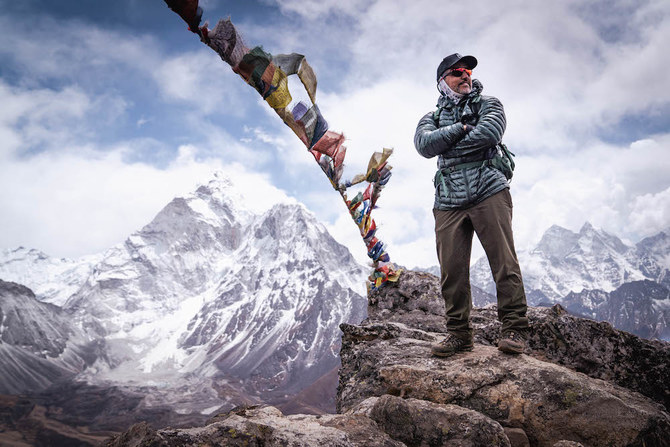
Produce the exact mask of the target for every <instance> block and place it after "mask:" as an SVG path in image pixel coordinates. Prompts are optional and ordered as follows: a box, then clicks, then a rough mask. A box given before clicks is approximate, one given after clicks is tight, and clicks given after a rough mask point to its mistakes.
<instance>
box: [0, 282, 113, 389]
mask: <svg viewBox="0 0 670 447" xmlns="http://www.w3.org/2000/svg"><path fill="white" fill-rule="evenodd" d="M103 346H104V343H103V342H102V341H101V340H99V339H96V338H94V337H89V336H88V335H86V334H84V333H83V332H82V331H81V330H79V329H78V328H77V327H76V326H75V325H73V324H72V323H71V321H70V318H69V316H68V315H67V314H66V313H65V312H64V311H63V310H62V309H61V308H59V307H58V306H55V305H53V304H49V303H43V302H40V301H38V300H37V299H36V298H35V295H34V294H33V292H32V291H31V290H30V289H28V288H26V287H24V286H22V285H20V284H16V283H12V282H5V281H2V280H0V377H1V378H2V380H0V394H19V393H27V392H37V391H41V390H44V389H46V388H48V387H49V386H50V385H52V384H53V383H54V382H57V381H60V380H65V379H68V378H71V377H73V376H74V375H75V374H77V373H79V372H80V371H82V370H84V369H85V368H86V367H87V366H89V365H90V364H92V363H93V362H94V361H95V360H96V359H97V358H98V356H99V355H100V353H101V352H102V350H103Z"/></svg>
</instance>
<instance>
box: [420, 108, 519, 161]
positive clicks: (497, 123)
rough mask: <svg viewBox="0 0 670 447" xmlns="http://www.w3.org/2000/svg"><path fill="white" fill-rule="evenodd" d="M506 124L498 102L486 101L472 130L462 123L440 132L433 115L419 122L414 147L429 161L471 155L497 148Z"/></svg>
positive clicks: (442, 129)
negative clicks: (434, 158)
mask: <svg viewBox="0 0 670 447" xmlns="http://www.w3.org/2000/svg"><path fill="white" fill-rule="evenodd" d="M506 124H507V121H506V119H505V111H504V110H503V106H502V103H501V102H500V101H499V100H498V99H497V98H493V97H487V98H486V100H485V102H484V103H483V105H482V108H481V110H480V111H479V121H478V123H477V125H476V126H474V128H472V130H469V131H468V130H467V129H466V128H465V127H464V126H463V124H461V123H460V122H457V123H454V124H450V125H448V126H443V127H439V128H438V127H437V126H436V124H435V121H434V120H433V113H432V112H430V113H428V114H426V115H425V116H424V117H423V118H421V120H419V124H418V125H417V128H416V133H415V134H414V145H415V146H416V150H417V151H418V152H419V154H421V155H422V156H424V157H426V158H432V157H435V156H437V155H443V156H445V157H447V158H456V157H462V156H465V155H472V154H474V153H476V152H478V151H482V150H487V149H489V148H490V147H492V146H495V145H496V144H498V143H499V142H500V141H501V140H502V136H503V133H504V132H505V126H506Z"/></svg>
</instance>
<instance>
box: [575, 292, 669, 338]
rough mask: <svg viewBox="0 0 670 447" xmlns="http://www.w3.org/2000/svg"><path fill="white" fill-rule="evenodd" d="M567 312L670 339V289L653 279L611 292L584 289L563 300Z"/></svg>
mask: <svg viewBox="0 0 670 447" xmlns="http://www.w3.org/2000/svg"><path fill="white" fill-rule="evenodd" d="M562 304H563V306H565V307H566V308H567V309H568V310H569V311H571V312H573V313H575V314H580V315H583V316H586V317H589V318H592V319H594V320H602V321H609V322H610V323H612V325H614V326H615V327H617V328H619V329H622V330H625V331H628V332H632V333H634V334H637V335H639V336H641V337H645V338H658V339H661V340H670V291H669V290H668V289H667V288H666V287H664V286H662V285H660V284H658V283H656V282H653V281H649V280H645V281H634V282H630V283H626V284H623V285H622V286H620V287H618V288H617V289H616V290H614V291H612V292H605V291H602V290H583V291H581V292H579V293H575V292H572V293H570V294H568V296H566V297H565V298H564V299H563V300H562Z"/></svg>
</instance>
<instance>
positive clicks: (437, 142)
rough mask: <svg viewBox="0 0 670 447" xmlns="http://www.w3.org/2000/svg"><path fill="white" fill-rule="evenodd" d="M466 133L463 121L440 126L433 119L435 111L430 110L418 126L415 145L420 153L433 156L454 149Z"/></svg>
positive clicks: (429, 156)
mask: <svg viewBox="0 0 670 447" xmlns="http://www.w3.org/2000/svg"><path fill="white" fill-rule="evenodd" d="M465 134H466V131H465V130H464V129H463V125H462V124H461V123H454V124H451V125H449V126H443V127H440V128H438V127H437V126H436V125H435V120H433V112H429V113H427V114H426V115H424V117H423V118H421V120H419V124H418V125H417V126H416V132H415V133H414V146H415V147H416V150H417V151H418V152H419V154H421V155H422V156H424V157H426V158H432V157H435V156H436V155H441V154H445V153H447V152H449V151H451V150H453V149H454V148H455V147H456V144H457V143H458V142H459V141H460V140H461V139H462V138H463V136H465Z"/></svg>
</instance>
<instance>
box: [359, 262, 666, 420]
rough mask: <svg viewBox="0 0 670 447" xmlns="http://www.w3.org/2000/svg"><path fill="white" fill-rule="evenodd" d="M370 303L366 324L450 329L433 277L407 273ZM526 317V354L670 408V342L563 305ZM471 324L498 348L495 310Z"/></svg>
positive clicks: (481, 312)
mask: <svg viewBox="0 0 670 447" xmlns="http://www.w3.org/2000/svg"><path fill="white" fill-rule="evenodd" d="M368 303H369V306H368V318H367V319H366V320H365V321H364V322H363V324H364V325H370V324H373V323H375V322H377V323H378V322H398V323H403V324H405V325H406V326H408V327H411V328H415V329H421V330H423V331H426V332H437V333H443V332H445V331H446V326H445V319H444V302H443V300H442V297H441V295H440V285H439V279H438V278H437V277H435V276H434V275H431V274H429V273H419V272H412V271H408V272H405V273H403V275H402V276H401V279H400V280H399V281H398V282H397V283H389V284H388V285H386V286H385V287H383V288H381V289H377V290H375V291H372V292H371V293H370V294H369V297H368ZM528 317H529V320H530V324H531V331H530V333H529V339H528V349H527V351H526V354H528V355H530V356H532V357H535V358H537V359H539V360H544V361H549V362H552V363H556V364H560V365H563V366H566V367H568V368H570V369H573V370H575V371H579V372H582V373H584V374H587V375H589V376H590V377H593V378H598V379H603V380H607V381H610V382H613V383H616V384H617V385H621V386H623V387H626V388H628V389H630V390H633V391H637V392H639V393H642V394H644V395H645V396H647V397H650V398H652V399H654V400H655V401H657V402H659V403H662V404H663V405H664V406H665V409H666V411H669V410H670V388H669V387H668V384H669V383H670V343H667V342H663V341H658V340H647V339H644V338H640V337H637V336H635V335H633V334H630V333H628V332H624V331H620V330H617V329H614V328H613V327H612V325H611V324H609V323H607V322H597V321H593V320H588V319H585V318H579V317H576V316H573V315H570V314H568V313H567V312H566V311H565V309H563V308H562V307H561V306H560V305H555V306H553V307H551V308H550V307H537V308H534V307H531V308H529V309H528ZM471 320H472V324H473V326H474V329H475V342H476V343H479V344H482V345H485V346H496V345H497V343H498V338H499V335H500V322H498V320H497V308H496V306H495V305H489V306H487V307H484V308H475V309H473V311H472V315H471Z"/></svg>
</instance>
